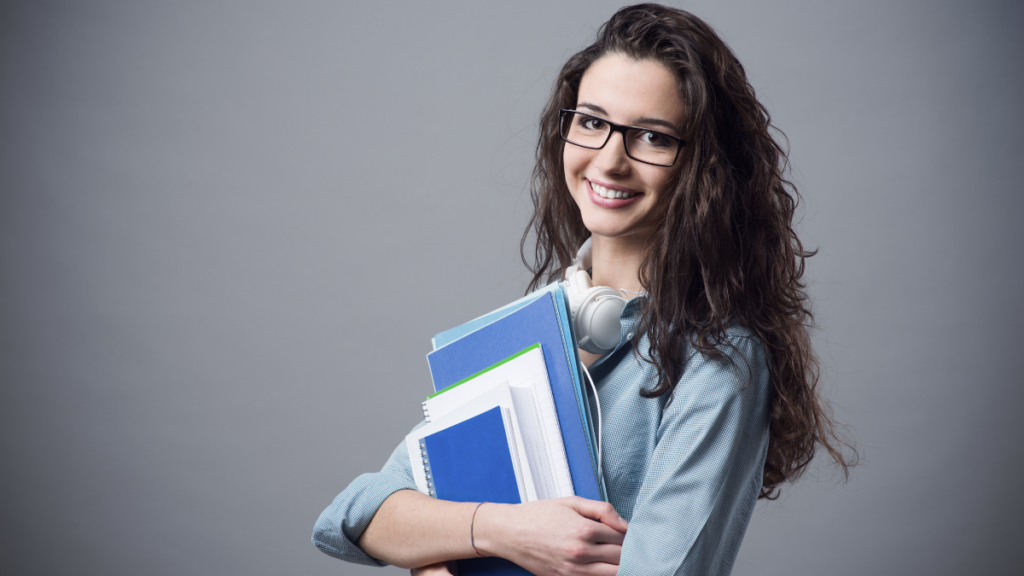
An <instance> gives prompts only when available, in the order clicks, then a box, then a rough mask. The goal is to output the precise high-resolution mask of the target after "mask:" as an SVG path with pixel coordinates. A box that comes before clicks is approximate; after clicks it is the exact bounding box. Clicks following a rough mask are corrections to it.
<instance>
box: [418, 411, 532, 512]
mask: <svg viewBox="0 0 1024 576" xmlns="http://www.w3.org/2000/svg"><path fill="white" fill-rule="evenodd" d="M423 444H424V458H423V462H424V464H427V465H428V466H429V467H430V474H431V476H432V480H433V488H434V493H435V495H436V496H437V498H438V499H440V500H451V501H452V502H498V503H502V504H519V503H520V502H521V500H520V498H519V485H518V484H517V482H516V471H515V466H514V465H513V464H512V453H511V452H510V451H509V441H508V437H507V435H506V433H505V422H504V420H503V419H502V416H501V408H500V407H498V406H496V407H494V408H491V409H490V410H487V411H486V412H482V413H480V414H478V415H476V416H473V417H472V418H469V419H466V420H463V421H462V422H459V423H458V424H455V425H454V426H450V427H448V428H445V429H444V430H441V431H439V432H435V433H433V434H431V435H429V436H425V437H424V438H423Z"/></svg>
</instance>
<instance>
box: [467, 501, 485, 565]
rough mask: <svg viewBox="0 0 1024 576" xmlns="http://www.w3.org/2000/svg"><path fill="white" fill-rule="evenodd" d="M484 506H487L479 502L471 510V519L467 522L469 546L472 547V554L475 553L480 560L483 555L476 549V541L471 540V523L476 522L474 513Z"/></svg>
mask: <svg viewBox="0 0 1024 576" xmlns="http://www.w3.org/2000/svg"><path fill="white" fill-rule="evenodd" d="M484 504H487V502H481V503H479V504H477V505H476V508H473V518H471V519H470V521H469V545H470V546H472V547H473V552H476V555H477V556H479V557H481V558H483V557H484V555H483V554H481V553H480V551H479V550H477V549H476V540H474V539H473V523H474V522H476V511H477V510H479V509H480V507H481V506H483V505H484Z"/></svg>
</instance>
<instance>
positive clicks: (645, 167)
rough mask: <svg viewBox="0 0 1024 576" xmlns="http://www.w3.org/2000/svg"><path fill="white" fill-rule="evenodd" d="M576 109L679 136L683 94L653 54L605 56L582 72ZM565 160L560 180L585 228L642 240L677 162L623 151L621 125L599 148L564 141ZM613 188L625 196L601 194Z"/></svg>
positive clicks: (658, 211)
mask: <svg viewBox="0 0 1024 576" xmlns="http://www.w3.org/2000/svg"><path fill="white" fill-rule="evenodd" d="M576 110H579V111H581V112H587V113H589V114H593V115H595V116H600V117H601V118H605V119H607V120H610V121H612V122H615V123H617V124H624V125H629V126H640V127H644V128H647V127H649V128H651V129H652V130H657V131H658V132H662V133H666V134H671V135H673V136H677V137H681V136H682V134H680V130H679V127H680V126H682V124H683V120H684V117H683V114H684V112H683V100H682V98H681V97H680V95H679V91H678V89H677V88H676V79H675V77H674V76H673V75H672V73H671V72H669V70H668V69H667V68H665V66H663V65H661V64H660V63H658V62H655V61H653V60H639V61H638V60H631V59H629V58H627V57H624V56H621V55H618V54H608V55H606V56H603V57H602V58H600V59H599V60H597V61H596V62H594V63H593V64H591V65H590V68H588V69H587V71H586V72H585V73H584V74H583V78H582V79H581V80H580V89H579V99H578V100H577V102H576ZM680 156H682V154H680ZM563 160H564V164H565V182H566V184H568V186H569V191H570V192H571V193H572V197H573V200H575V201H576V205H577V206H578V207H579V209H580V214H581V215H582V217H583V224H584V225H585V226H586V227H587V229H588V230H590V232H591V233H592V234H594V235H596V236H605V237H619V236H624V235H630V236H631V237H632V238H633V239H637V240H641V241H644V240H646V238H647V237H648V236H649V235H650V234H651V232H653V230H654V228H655V227H656V226H657V225H658V223H659V221H660V220H661V217H662V214H663V212H664V209H663V208H662V207H661V202H662V201H663V200H664V199H665V196H666V194H668V193H669V191H668V188H669V186H670V185H671V184H672V181H673V177H674V176H675V175H676V174H677V173H678V170H679V164H680V162H681V160H677V161H676V164H675V165H674V166H673V167H671V168H664V167H661V166H653V165H650V164H644V163H643V162H638V161H636V160H633V159H632V158H630V157H629V156H627V155H626V150H625V148H624V146H623V142H622V134H621V133H613V134H612V136H611V139H610V140H609V141H608V143H607V144H605V146H604V148H601V149H600V150H590V149H587V148H581V147H579V146H575V145H573V144H569V143H566V144H565V147H564V151H563ZM616 192H623V193H625V196H626V197H625V198H606V196H616V195H618V194H616Z"/></svg>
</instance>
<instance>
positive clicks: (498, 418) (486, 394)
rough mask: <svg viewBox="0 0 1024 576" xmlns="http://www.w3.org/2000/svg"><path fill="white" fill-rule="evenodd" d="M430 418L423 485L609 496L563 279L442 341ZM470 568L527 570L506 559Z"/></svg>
mask: <svg viewBox="0 0 1024 576" xmlns="http://www.w3.org/2000/svg"><path fill="white" fill-rule="evenodd" d="M433 343H434V351H433V352H431V353H429V354H428V355H427V361H428V363H429V364H430V373H431V377H432V378H433V381H434V393H433V394H431V395H430V396H428V397H427V399H426V400H425V401H424V402H423V413H424V416H426V420H427V424H426V425H424V426H422V427H420V428H418V429H416V430H414V431H413V432H412V433H411V434H409V435H408V436H407V437H406V447H407V449H408V451H409V460H410V462H411V463H412V468H413V475H414V476H415V477H416V486H417V488H418V489H419V490H420V491H421V492H423V493H425V494H429V495H431V496H433V497H435V498H439V499H442V500H451V501H455V502H497V503H507V504H518V503H522V502H530V501H533V500H538V499H545V498H559V497H563V496H571V495H574V494H575V495H577V496H581V497H584V498H589V499H592V500H605V499H606V498H605V494H604V486H603V483H602V482H601V481H600V475H599V474H598V471H597V458H596V452H595V442H594V432H593V428H592V425H591V419H590V417H589V405H588V403H587V396H586V394H585V392H584V389H583V379H582V376H583V375H582V372H581V370H580V364H579V358H578V355H577V352H576V340H575V336H574V335H573V332H572V321H571V316H570V314H569V308H568V306H567V304H566V299H565V295H564V294H563V292H562V290H561V288H560V287H559V286H558V284H551V285H550V286H548V287H546V288H544V289H542V290H541V291H539V292H535V293H533V294H530V295H529V296H527V297H525V298H522V299H520V300H517V301H516V302H513V303H512V304H509V305H508V306H505V307H503V308H500V309H498V310H495V311H494V312H491V313H490V314H487V315H485V316H481V317H480V318H477V319H475V320H473V321H470V322H467V323H466V324H463V325H461V326H457V327H455V328H452V329H451V330H447V331H445V332H442V333H440V334H438V335H436V336H434V339H433ZM459 571H460V574H463V575H465V574H526V573H527V572H526V571H525V570H523V569H522V568H519V567H518V566H516V565H515V564H512V563H511V562H507V561H505V560H501V559H496V558H484V559H476V560H468V561H460V563H459Z"/></svg>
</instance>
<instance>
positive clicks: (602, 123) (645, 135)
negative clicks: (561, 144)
mask: <svg viewBox="0 0 1024 576" xmlns="http://www.w3.org/2000/svg"><path fill="white" fill-rule="evenodd" d="M614 132H618V133H620V134H622V143H623V145H624V146H625V148H626V156H629V157H630V158H632V159H633V160H636V161H637V162H643V163H644V164H653V165H654V166H663V167H665V168H668V167H670V166H672V165H673V164H675V163H676V159H677V158H678V157H679V151H680V150H682V149H683V146H685V145H686V140H683V139H682V138H676V137H675V136H672V135H671V134H665V133H664V132H658V131H657V130H651V129H650V128H641V127H640V126H622V125H621V124H616V123H614V122H610V121H608V120H605V119H604V118H601V117H600V116H594V115H593V114H587V113H586V112H580V111H579V110H565V109H562V110H559V111H558V134H559V135H560V136H561V137H562V140H565V141H566V142H568V143H569V144H574V145H576V146H579V147H581V148H589V149H591V150H599V149H601V148H604V145H605V144H607V143H608V140H611V137H612V133H614Z"/></svg>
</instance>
